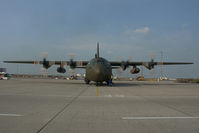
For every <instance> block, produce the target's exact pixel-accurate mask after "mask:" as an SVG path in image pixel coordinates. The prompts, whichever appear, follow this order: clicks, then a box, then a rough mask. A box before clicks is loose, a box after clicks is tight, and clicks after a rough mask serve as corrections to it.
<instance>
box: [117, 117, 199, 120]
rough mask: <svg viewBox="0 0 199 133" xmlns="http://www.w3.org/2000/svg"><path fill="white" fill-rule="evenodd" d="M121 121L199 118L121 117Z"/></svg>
mask: <svg viewBox="0 0 199 133" xmlns="http://www.w3.org/2000/svg"><path fill="white" fill-rule="evenodd" d="M121 119H122V120H161V119H199V117H122V118H121Z"/></svg>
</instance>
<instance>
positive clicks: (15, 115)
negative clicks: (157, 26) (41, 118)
mask: <svg viewBox="0 0 199 133" xmlns="http://www.w3.org/2000/svg"><path fill="white" fill-rule="evenodd" d="M0 116H10V117H19V116H23V115H20V114H0Z"/></svg>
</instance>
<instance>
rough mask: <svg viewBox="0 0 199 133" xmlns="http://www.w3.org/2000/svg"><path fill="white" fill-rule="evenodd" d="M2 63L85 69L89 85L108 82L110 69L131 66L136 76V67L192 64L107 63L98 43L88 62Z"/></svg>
mask: <svg viewBox="0 0 199 133" xmlns="http://www.w3.org/2000/svg"><path fill="white" fill-rule="evenodd" d="M4 63H25V64H42V65H43V68H45V69H48V68H50V67H51V66H52V65H60V66H59V67H58V68H57V72H59V73H65V72H66V69H65V68H64V67H65V66H70V68H71V69H74V68H84V69H86V76H85V82H86V84H89V83H90V81H94V82H96V83H97V84H98V83H102V82H104V81H105V82H107V84H108V83H109V81H110V78H111V77H112V69H117V68H121V69H122V70H126V68H128V67H129V66H132V69H131V71H130V72H131V74H137V73H139V72H140V69H139V68H138V67H137V66H141V65H142V66H145V67H146V68H147V69H149V70H151V69H153V68H154V66H155V65H182V64H193V63H192V62H154V60H153V59H151V61H149V62H130V61H121V62H119V61H107V60H106V59H104V58H102V57H100V56H99V43H97V53H96V54H95V58H93V59H91V60H90V61H73V59H70V60H69V61H48V60H46V58H43V61H4Z"/></svg>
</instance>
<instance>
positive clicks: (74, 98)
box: [36, 88, 88, 133]
mask: <svg viewBox="0 0 199 133" xmlns="http://www.w3.org/2000/svg"><path fill="white" fill-rule="evenodd" d="M87 89H88V88H85V89H83V90H82V91H81V92H80V93H78V95H76V96H74V97H72V99H71V100H70V101H69V102H68V103H67V104H66V105H65V106H64V107H63V108H62V109H61V110H60V111H59V112H57V113H56V114H55V115H54V116H53V117H52V118H51V119H50V120H49V121H47V122H46V123H45V124H44V125H43V126H42V127H41V128H40V129H39V130H38V131H37V132H36V133H40V132H41V131H42V130H43V129H44V128H45V127H46V126H47V125H48V124H49V123H51V122H52V121H53V120H54V119H55V118H56V117H57V116H59V115H60V114H61V113H62V112H63V111H64V110H65V109H66V108H67V107H69V106H70V105H71V104H72V103H73V102H74V101H75V100H76V99H78V97H79V96H80V95H81V94H83V93H84V92H85V91H86V90H87Z"/></svg>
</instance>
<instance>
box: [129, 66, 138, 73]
mask: <svg viewBox="0 0 199 133" xmlns="http://www.w3.org/2000/svg"><path fill="white" fill-rule="evenodd" d="M130 72H131V74H137V73H139V72H140V69H139V68H137V67H134V68H133V69H131V71H130Z"/></svg>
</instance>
